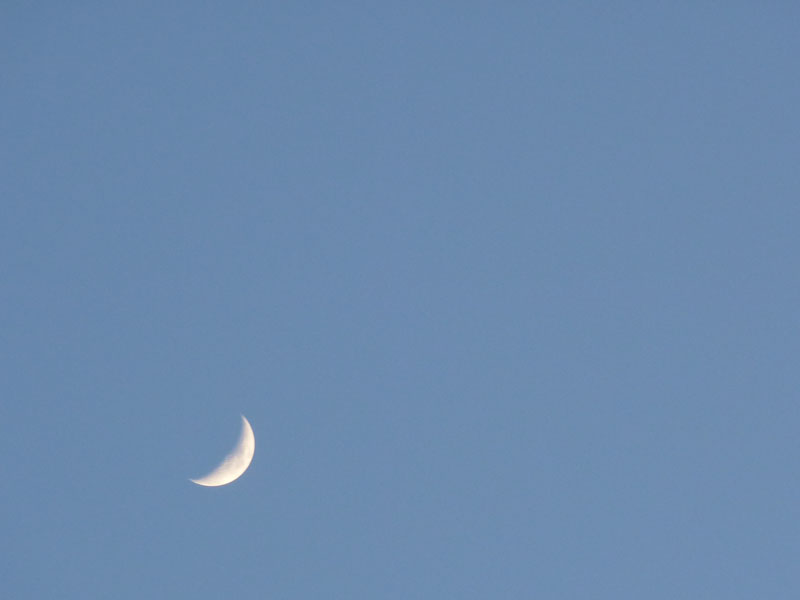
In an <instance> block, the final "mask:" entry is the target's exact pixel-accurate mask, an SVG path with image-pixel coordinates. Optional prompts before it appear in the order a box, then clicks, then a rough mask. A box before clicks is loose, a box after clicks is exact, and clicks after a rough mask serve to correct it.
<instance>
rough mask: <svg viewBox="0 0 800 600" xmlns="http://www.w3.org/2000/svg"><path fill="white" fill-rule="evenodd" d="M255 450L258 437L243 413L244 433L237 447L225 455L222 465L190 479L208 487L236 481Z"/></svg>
mask: <svg viewBox="0 0 800 600" xmlns="http://www.w3.org/2000/svg"><path fill="white" fill-rule="evenodd" d="M255 451H256V437H255V435H254V434H253V428H252V427H251V426H250V423H249V422H248V420H247V419H245V417H244V415H242V433H241V435H240V436H239V441H238V442H237V443H236V447H235V448H234V449H233V450H231V452H230V454H228V456H226V457H225V459H224V460H223V461H222V462H221V463H220V465H219V466H218V467H217V468H216V469H214V470H213V471H211V472H210V473H209V474H208V475H206V476H204V477H201V478H199V479H190V480H189V481H191V482H192V483H196V484H197V485H204V486H207V487H216V486H220V485H225V484H228V483H230V482H231V481H235V480H236V479H238V478H239V477H241V475H242V473H244V472H245V471H246V470H247V467H249V466H250V462H251V461H252V460H253V454H254V453H255Z"/></svg>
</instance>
